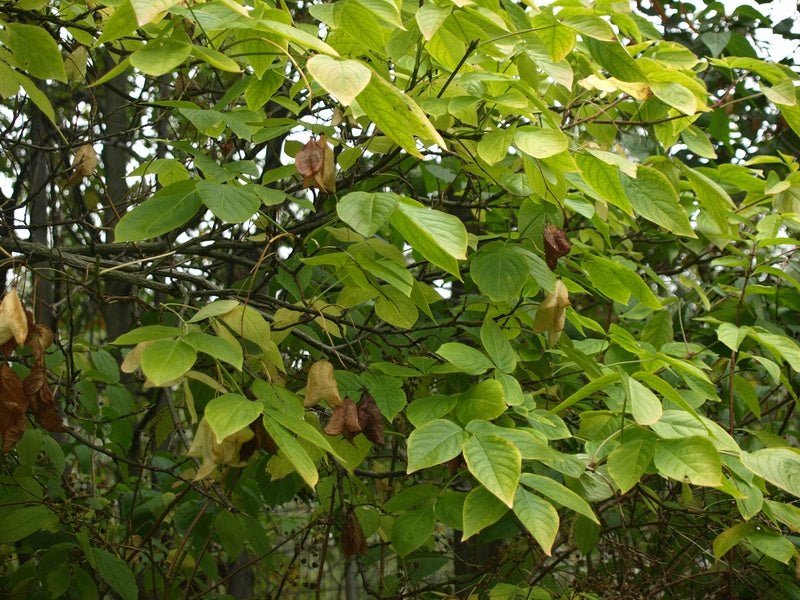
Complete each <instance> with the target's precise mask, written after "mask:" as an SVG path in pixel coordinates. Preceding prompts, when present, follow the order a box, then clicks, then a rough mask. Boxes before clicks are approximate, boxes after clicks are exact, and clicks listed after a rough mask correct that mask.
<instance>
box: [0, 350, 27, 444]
mask: <svg viewBox="0 0 800 600" xmlns="http://www.w3.org/2000/svg"><path fill="white" fill-rule="evenodd" d="M27 409H28V397H27V396H26V395H25V392H24V390H23V388H22V382H21V381H20V379H19V377H18V376H17V374H16V373H15V372H14V371H12V370H11V367H9V366H8V363H3V365H2V366H0V435H2V436H3V452H10V451H11V449H12V448H14V446H15V445H16V443H17V442H18V441H19V439H20V438H21V437H22V434H23V433H25V427H26V425H27V423H28V422H27V420H26V419H25V411H26V410H27Z"/></svg>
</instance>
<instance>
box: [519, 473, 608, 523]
mask: <svg viewBox="0 0 800 600" xmlns="http://www.w3.org/2000/svg"><path fill="white" fill-rule="evenodd" d="M520 482H521V483H522V485H524V486H527V487H529V488H530V489H532V490H534V491H535V492H537V493H538V494H541V495H542V496H547V497H548V498H549V499H550V500H552V501H553V502H555V503H556V504H560V505H561V506H563V507H564V508H568V509H570V510H572V511H575V512H576V513H578V514H579V515H583V516H584V517H586V518H587V519H590V520H592V521H594V522H595V523H598V524H599V523H600V521H599V520H598V519H597V516H595V514H594V511H593V510H592V507H591V506H589V503H588V502H586V500H584V499H583V498H581V497H580V496H579V495H578V494H576V493H575V492H573V491H572V490H571V489H569V488H568V487H566V486H564V485H561V484H560V483H558V482H557V481H555V480H554V479H551V478H550V477H544V476H542V475H533V474H531V473H523V474H522V477H521V478H520Z"/></svg>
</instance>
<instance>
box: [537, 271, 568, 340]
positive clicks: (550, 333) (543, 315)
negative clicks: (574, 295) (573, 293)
mask: <svg viewBox="0 0 800 600" xmlns="http://www.w3.org/2000/svg"><path fill="white" fill-rule="evenodd" d="M569 305H570V304H569V293H568V292H567V288H566V287H565V286H564V284H563V283H562V281H561V280H560V279H559V280H557V281H556V286H555V289H554V290H553V292H552V293H550V294H548V295H547V296H545V299H544V300H543V301H542V303H541V304H540V305H539V310H537V311H536V320H535V321H534V323H533V333H543V332H545V331H546V332H547V341H548V343H549V344H550V345H551V346H553V345H555V343H556V342H557V341H558V338H559V336H560V335H561V332H562V331H563V330H564V324H565V323H566V318H567V307H568V306H569Z"/></svg>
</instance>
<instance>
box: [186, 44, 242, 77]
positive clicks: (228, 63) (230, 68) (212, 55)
mask: <svg viewBox="0 0 800 600" xmlns="http://www.w3.org/2000/svg"><path fill="white" fill-rule="evenodd" d="M191 51H192V55H193V56H196V57H197V58H199V59H200V60H202V61H203V62H205V63H207V64H209V65H211V66H212V67H214V68H215V69H219V70H220V71H225V72H227V73H241V72H242V68H241V67H240V66H239V63H237V62H236V61H235V60H233V59H232V58H231V57H229V56H228V55H227V54H223V53H222V52H220V51H219V50H214V49H213V48H209V47H208V46H197V45H193V46H192V47H191Z"/></svg>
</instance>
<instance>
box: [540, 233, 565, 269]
mask: <svg viewBox="0 0 800 600" xmlns="http://www.w3.org/2000/svg"><path fill="white" fill-rule="evenodd" d="M570 248H571V246H570V243H569V240H567V236H566V234H565V233H564V231H563V230H562V229H561V228H559V227H556V226H555V225H548V226H547V227H545V228H544V258H545V261H547V266H548V267H550V270H551V271H555V270H556V265H558V259H559V258H561V257H562V256H566V255H567V254H569V251H570Z"/></svg>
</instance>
